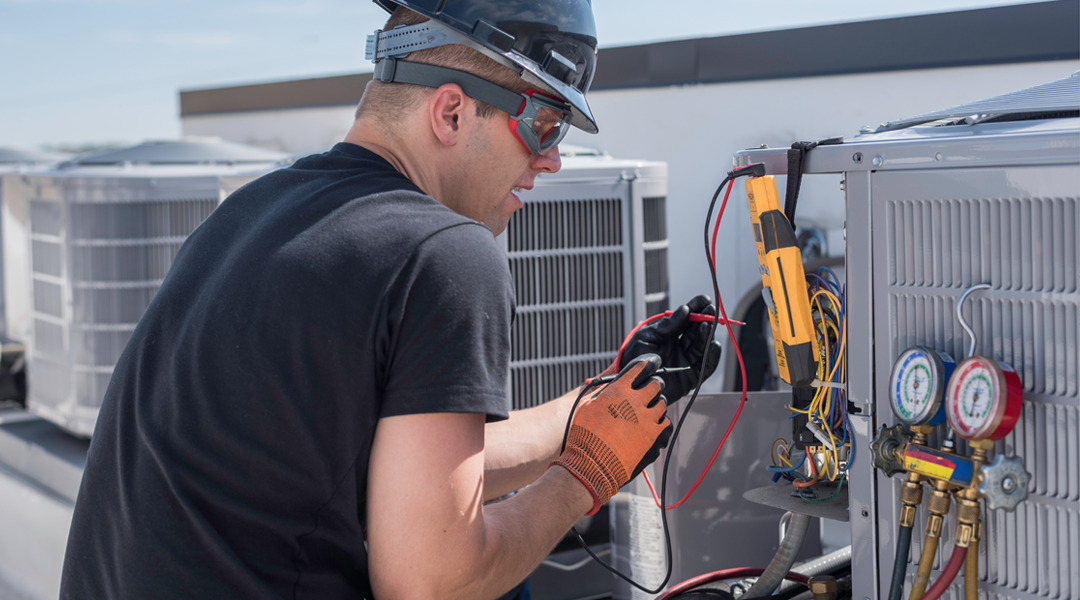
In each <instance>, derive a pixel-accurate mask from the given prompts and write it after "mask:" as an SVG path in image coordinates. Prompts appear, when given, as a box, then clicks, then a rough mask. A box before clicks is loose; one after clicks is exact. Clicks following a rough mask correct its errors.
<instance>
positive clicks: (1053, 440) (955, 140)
mask: <svg viewBox="0 0 1080 600" xmlns="http://www.w3.org/2000/svg"><path fill="white" fill-rule="evenodd" d="M755 162H763V163H765V165H766V168H767V171H768V172H769V173H774V174H783V173H785V172H786V169H787V152H786V150H751V151H746V152H742V153H739V154H738V155H736V164H737V165H739V166H741V165H745V164H750V163H755ZM805 171H806V172H807V173H834V174H840V178H839V180H838V183H839V184H840V185H841V186H842V188H843V189H844V191H845V196H846V198H845V199H844V200H841V199H840V198H839V197H838V199H837V201H846V206H847V208H846V215H847V225H846V233H847V258H846V261H847V278H846V279H847V295H848V298H847V307H846V310H847V315H848V316H847V321H848V351H847V360H848V366H847V371H848V398H849V400H850V401H851V402H853V403H854V405H855V407H856V410H857V413H856V414H853V415H852V416H851V420H852V424H853V426H854V428H855V430H856V434H857V439H856V448H857V455H856V457H855V460H854V462H853V464H852V468H851V472H850V487H849V490H850V496H849V513H850V522H851V536H852V544H853V548H852V569H851V571H852V576H853V582H852V583H853V587H854V589H853V592H852V597H853V598H860V599H861V598H884V597H887V595H888V591H889V583H890V581H889V578H890V576H891V573H892V565H893V556H894V552H895V545H896V539H895V538H896V532H897V530H898V528H897V526H898V519H899V512H900V503H899V500H898V497H899V489H900V484H901V481H902V479H903V477H902V476H894V477H891V478H890V477H886V476H885V475H884V474H883V473H882V472H881V471H879V470H877V469H874V468H873V467H872V464H871V460H870V452H869V444H870V441H871V439H873V437H874V435H875V432H876V431H877V430H878V428H880V427H881V426H882V425H894V424H896V418H895V417H894V415H893V414H892V411H891V409H890V406H889V400H888V398H889V396H888V392H887V390H888V386H889V381H890V372H891V369H892V366H893V363H894V361H895V360H896V358H897V357H898V356H899V355H900V353H901V352H903V351H904V350H905V349H907V348H909V347H911V346H915V345H923V346H926V347H928V348H931V349H934V350H936V351H939V352H947V353H949V354H951V355H952V356H953V357H955V358H956V359H957V360H958V361H959V360H960V359H962V358H965V357H966V356H967V355H968V344H969V339H968V337H967V336H966V335H965V333H964V331H963V329H962V326H961V325H960V323H959V321H958V319H957V317H956V305H957V301H958V299H959V298H960V297H961V295H962V294H963V293H964V292H965V291H966V290H968V289H969V288H972V287H973V286H975V285H977V284H983V283H986V284H989V289H985V290H980V291H978V292H975V293H972V294H971V296H969V298H968V300H967V301H966V303H965V305H964V307H963V311H964V314H965V315H966V318H967V320H968V322H969V323H970V325H971V327H972V329H973V332H974V334H975V336H976V338H977V340H978V342H977V344H976V345H975V348H974V353H975V354H977V355H982V356H988V357H990V358H993V359H995V360H997V361H1000V362H1005V363H1008V364H1010V365H1012V366H1013V368H1015V369H1016V372H1017V373H1018V374H1019V376H1020V380H1021V381H1022V384H1023V397H1024V402H1023V411H1022V413H1021V415H1020V420H1019V423H1018V425H1017V426H1016V429H1015V430H1013V432H1012V433H1010V434H1009V435H1008V436H1006V437H1005V438H1004V439H1002V440H1000V441H998V442H996V445H995V448H994V450H993V451H992V452H991V456H993V455H995V454H1000V455H1005V456H1013V455H1018V456H1020V457H1022V458H1023V461H1024V466H1025V469H1026V470H1027V471H1028V472H1029V473H1031V475H1032V479H1031V483H1030V485H1029V493H1030V495H1029V496H1028V498H1027V499H1026V500H1025V501H1023V502H1021V503H1020V504H1019V506H1017V507H1016V510H1015V511H1012V512H1008V511H1005V510H988V509H986V508H985V507H984V508H983V511H982V541H981V543H980V545H979V596H980V598H985V599H988V600H998V599H1006V598H1008V599H1017V600H1032V599H1035V598H1069V599H1074V598H1080V569H1078V568H1077V565H1078V564H1080V289H1078V287H1077V286H1078V281H1077V280H1078V278H1080V276H1078V271H1080V240H1078V234H1077V231H1078V230H1080V75H1073V76H1072V77H1067V78H1065V79H1063V80H1060V81H1056V82H1052V83H1049V84H1045V85H1042V86H1037V87H1034V88H1029V89H1027V90H1022V91H1019V92H1015V93H1012V94H1006V95H1004V96H999V97H996V98H990V99H987V100H983V101H979V102H973V103H970V104H965V105H962V106H959V107H955V108H951V109H946V110H942V111H938V112H934V113H930V114H926V115H922V116H919V117H915V118H911V119H904V120H902V121H896V122H892V123H886V124H885V125H883V126H881V127H879V128H877V129H876V130H867V133H866V134H864V135H859V136H857V137H855V138H852V139H849V140H846V141H845V142H844V143H843V144H840V145H835V146H820V147H818V148H815V149H814V150H812V151H810V152H809V154H808V155H807V161H806V163H805ZM937 441H938V440H935V439H933V438H931V442H930V443H931V444H936V443H937ZM958 450H959V452H961V453H965V454H970V452H969V451H968V448H967V445H966V444H963V443H962V444H960V445H959V446H958ZM925 514H926V503H925V500H924V504H923V506H922V507H921V508H920V509H919V512H918V515H919V517H918V520H917V521H916V524H915V527H914V531H915V532H916V533H915V536H913V543H912V547H911V554H910V555H911V558H910V560H911V561H912V562H913V563H914V562H915V561H917V560H918V557H919V554H920V551H921V549H922V548H921V546H922V544H921V539H922V532H923V531H924V527H925V523H926V519H925ZM955 527H956V521H955V508H954V512H953V513H951V514H950V515H949V517H947V518H946V520H945V526H944V534H943V536H942V538H941V544H940V547H939V548H938V551H937V560H936V561H935V564H934V568H935V571H934V575H933V578H934V579H936V577H937V576H938V574H940V572H941V571H940V569H941V568H942V567H943V566H944V562H945V561H946V560H947V558H948V556H949V553H950V549H951V547H952V545H953V539H952V536H953V533H954V531H955ZM914 572H915V567H914V564H912V565H909V569H908V575H907V588H906V589H910V585H911V581H912V579H913V575H914ZM960 580H962V577H961V578H958V581H957V582H956V583H954V584H953V586H952V587H951V588H950V589H949V590H947V591H946V593H945V595H944V596H942V597H943V598H953V599H956V598H960V597H961V596H962V593H963V592H962V585H963V584H962V582H961V581H960ZM905 594H906V591H905ZM905 597H906V595H905Z"/></svg>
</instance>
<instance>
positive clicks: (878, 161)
mask: <svg viewBox="0 0 1080 600" xmlns="http://www.w3.org/2000/svg"><path fill="white" fill-rule="evenodd" d="M873 163H874V166H875V167H880V166H881V165H883V164H885V157H884V156H880V155H879V156H875V157H874V160H873Z"/></svg>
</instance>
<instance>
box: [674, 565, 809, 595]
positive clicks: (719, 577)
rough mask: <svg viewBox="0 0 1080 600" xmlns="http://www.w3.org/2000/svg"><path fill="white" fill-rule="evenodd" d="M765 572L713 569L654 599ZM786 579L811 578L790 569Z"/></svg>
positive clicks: (805, 579)
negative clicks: (707, 584) (715, 582)
mask: <svg viewBox="0 0 1080 600" xmlns="http://www.w3.org/2000/svg"><path fill="white" fill-rule="evenodd" d="M764 572H765V569H761V568H758V567H737V568H734V569H724V570H722V571H713V572H712V573H706V574H704V575H698V576H697V577H693V578H691V579H687V580H686V581H683V582H682V583H678V584H676V585H673V586H671V587H669V588H668V589H666V590H664V593H662V594H660V595H659V596H657V597H656V598H654V600H670V599H671V598H674V597H675V596H678V595H679V594H681V593H683V592H685V591H688V590H692V589H694V588H696V587H698V586H702V585H705V584H706V583H713V582H714V581H723V580H725V579H742V578H744V577H757V576H759V575H761V574H762V573H764ZM784 579H790V580H791V581H797V582H799V583H801V584H803V585H807V586H808V585H810V578H809V577H807V576H806V575H800V574H798V573H795V572H794V571H788V574H787V575H785V576H784Z"/></svg>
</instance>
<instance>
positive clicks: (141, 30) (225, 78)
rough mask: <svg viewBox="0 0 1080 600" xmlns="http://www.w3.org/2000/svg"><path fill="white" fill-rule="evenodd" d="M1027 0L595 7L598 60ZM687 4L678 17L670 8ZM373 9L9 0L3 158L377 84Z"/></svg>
mask: <svg viewBox="0 0 1080 600" xmlns="http://www.w3.org/2000/svg"><path fill="white" fill-rule="evenodd" d="M1027 1H1031V0H752V1H746V0H742V1H739V2H735V1H733V0H668V1H667V2H657V1H655V0H648V1H647V0H593V10H594V13H595V15H596V20H597V30H598V37H599V41H600V47H601V54H600V60H601V62H602V61H603V48H604V47H615V46H626V45H632V44H641V43H648V42H656V41H664V40H675V39H689V38H698V37H708V36H716V35H728V34H734V33H745V32H750V31H766V30H775V29H787V28H792V27H802V26H809V25H822V24H829V23H841V22H849V21H862V20H869V19H878V18H885V17H893V16H902V15H913V14H927V13H933V12H946V11H954V10H969V9H975V8H985V7H989V6H1001V5H1008V4H1023V3H1026V2H1027ZM673 6H678V10H671V8H670V7H673ZM385 16H386V13H385V12H384V11H383V10H382V9H381V8H379V7H378V6H377V5H375V4H374V3H373V2H371V0H0V147H17V148H25V149H39V150H40V149H55V148H60V147H67V148H71V147H80V146H87V145H105V144H116V145H128V144H135V143H138V142H141V141H144V140H149V139H176V138H177V137H178V136H179V135H180V117H179V113H180V107H179V92H180V91H181V90H197V89H207V88H215V87H227V86H232V85H241V84H249V83H263V82H271V81H283V80H290V79H302V78H308V77H321V76H328V75H341V74H349V73H360V72H370V71H371V63H369V62H367V61H365V60H364V42H365V38H366V36H367V34H369V33H371V32H373V31H374V30H375V29H377V28H378V27H380V26H381V25H382V23H383V22H384V21H385Z"/></svg>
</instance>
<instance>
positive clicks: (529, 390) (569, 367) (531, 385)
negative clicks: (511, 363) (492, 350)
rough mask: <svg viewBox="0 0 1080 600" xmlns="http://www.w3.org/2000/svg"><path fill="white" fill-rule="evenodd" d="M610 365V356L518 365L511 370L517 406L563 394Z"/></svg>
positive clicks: (530, 404) (527, 406)
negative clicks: (556, 362)
mask: <svg viewBox="0 0 1080 600" xmlns="http://www.w3.org/2000/svg"><path fill="white" fill-rule="evenodd" d="M610 364H611V359H610V358H607V359H584V360H577V361H563V362H561V363H558V364H540V365H531V366H518V367H515V368H513V369H511V371H510V382H511V383H510V393H511V394H512V395H513V396H512V397H513V398H514V408H515V409H519V408H529V407H531V406H536V405H538V404H542V403H544V402H546V401H547V400H550V399H551V398H555V397H557V396H559V395H561V394H564V393H566V392H567V391H568V390H572V389H574V388H575V387H577V386H579V385H581V382H582V381H584V380H585V379H586V378H587V377H592V376H593V375H596V374H597V373H599V372H600V371H603V370H604V369H605V368H606V367H607V366H608V365H610Z"/></svg>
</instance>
